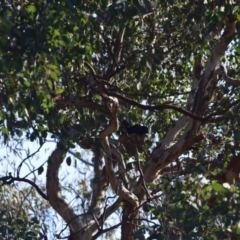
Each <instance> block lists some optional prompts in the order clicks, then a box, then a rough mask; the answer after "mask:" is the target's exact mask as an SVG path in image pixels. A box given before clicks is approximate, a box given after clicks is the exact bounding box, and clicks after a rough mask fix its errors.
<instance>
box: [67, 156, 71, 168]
mask: <svg viewBox="0 0 240 240" xmlns="http://www.w3.org/2000/svg"><path fill="white" fill-rule="evenodd" d="M71 161H72V160H71V157H67V159H66V162H67V165H68V166H70V165H71Z"/></svg>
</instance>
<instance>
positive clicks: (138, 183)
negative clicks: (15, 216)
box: [0, 0, 240, 240]
mask: <svg viewBox="0 0 240 240" xmlns="http://www.w3.org/2000/svg"><path fill="white" fill-rule="evenodd" d="M0 12H1V39H0V44H1V53H0V54H1V65H0V80H1V82H0V84H1V88H0V89H1V90H0V99H1V101H0V102H1V111H0V119H1V132H2V139H3V142H4V144H5V146H6V147H7V145H8V143H9V142H11V141H15V139H16V138H22V137H23V136H24V137H25V138H27V139H28V140H29V141H32V142H36V143H37V144H39V147H42V146H43V145H45V144H47V139H48V138H49V136H51V138H52V139H53V140H54V141H56V142H57V146H56V149H55V150H54V151H53V152H52V153H51V154H50V156H49V158H48V161H47V162H46V163H45V164H43V165H42V166H41V167H36V168H35V169H34V170H33V171H32V172H31V173H33V172H35V171H38V173H39V174H41V173H42V172H43V170H44V169H46V171H47V174H46V185H45V188H44V189H41V188H40V187H39V186H38V185H37V184H36V183H35V182H34V181H32V180H31V175H29V176H28V177H26V178H21V176H20V172H21V168H22V166H23V165H24V164H25V163H26V162H27V161H28V160H29V158H26V159H24V160H23V161H22V162H21V163H20V164H19V166H18V168H17V169H16V171H15V172H13V173H12V174H8V175H6V176H3V177H2V178H1V181H2V183H3V184H6V185H7V184H11V183H13V182H14V181H25V182H26V181H27V183H29V184H30V185H32V186H33V187H34V188H35V189H36V190H37V192H38V193H39V194H40V196H41V197H42V199H43V201H47V202H48V203H49V204H50V205H51V207H52V208H53V210H54V211H55V212H56V213H58V214H59V216H60V217H61V218H62V219H63V220H64V222H65V223H66V225H67V227H68V228H69V239H97V238H98V237H100V236H101V235H103V234H105V233H107V232H108V231H112V230H114V229H118V230H117V233H118V234H119V236H120V238H121V239H124V240H125V239H134V238H135V239H137V238H138V239H144V238H145V237H147V236H148V239H168V238H169V239H173V237H183V238H184V237H189V238H196V237H198V238H204V237H210V238H211V237H212V238H216V239H224V238H228V239H229V238H231V237H233V236H235V237H236V236H238V234H239V233H240V228H239V200H238V198H239V197H238V196H239V195H238V194H239V188H238V185H237V183H238V180H239V173H240V165H239V157H238V151H239V139H240V137H239V136H240V132H239V113H238V111H239V107H240V104H239V102H240V100H239V87H238V86H239V85H240V80H237V78H239V71H240V69H239V55H240V48H239V36H240V35H239V34H240V33H239V31H240V24H239V20H240V10H239V4H238V3H237V1H227V0H218V1H208V0H204V1H164V0H162V1H161V0H158V1H148V0H144V1H142V2H140V1H136V0H132V1H113V2H107V1H74V0H72V1H71V0H65V1H63V0H59V1H42V0H38V1H2V2H1V5H0ZM77 147H80V148H81V149H84V150H87V151H90V152H91V154H92V156H93V157H92V158H91V159H90V158H89V159H87V160H85V159H82V158H81V157H80V154H79V153H78V154H75V157H76V158H79V159H80V160H79V161H80V162H81V163H80V164H81V166H83V165H87V166H88V167H89V170H88V171H87V172H86V174H88V175H87V176H91V179H89V178H88V179H85V180H84V181H82V182H81V184H82V185H81V184H80V185H81V188H83V185H84V186H85V192H84V191H83V192H82V195H81V192H80V194H79V195H80V197H81V199H82V201H84V199H85V198H87V200H88V204H85V205H84V207H82V208H80V210H79V209H76V207H74V203H72V202H68V201H67V200H66V199H65V198H64V197H63V194H64V190H65V189H67V188H68V186H67V185H65V186H64V187H63V188H62V187H61V185H60V180H59V171H61V172H62V171H63V170H64V169H60V168H61V165H62V164H63V162H64V160H65V159H66V162H67V164H68V165H71V163H72V158H73V157H71V156H69V155H68V156H66V155H67V153H72V152H74V149H75V148H77ZM31 157H32V156H31ZM83 160H84V161H83ZM12 161H14V159H13V160H12ZM74 177H75V178H76V179H77V178H78V177H79V176H77V175H76V176H74ZM75 187H76V188H77V187H79V186H77V185H76V186H75ZM86 189H88V190H89V195H86ZM68 192H74V191H73V189H71V188H69V189H68ZM114 213H118V216H119V218H118V220H116V221H115V222H112V223H111V224H112V225H111V226H110V227H107V225H106V224H105V223H106V221H107V220H108V218H109V217H110V216H111V215H113V214H114ZM57 237H59V238H60V237H61V234H58V235H57Z"/></svg>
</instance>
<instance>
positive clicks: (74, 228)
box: [47, 144, 91, 240]
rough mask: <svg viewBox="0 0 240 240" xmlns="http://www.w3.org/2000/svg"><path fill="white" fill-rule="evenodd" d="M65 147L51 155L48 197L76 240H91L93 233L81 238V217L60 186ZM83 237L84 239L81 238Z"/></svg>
mask: <svg viewBox="0 0 240 240" xmlns="http://www.w3.org/2000/svg"><path fill="white" fill-rule="evenodd" d="M63 148H64V147H63V146H60V145H59V144H58V146H57V148H56V149H55V150H54V151H53V153H52V155H51V161H50V162H49V164H48V169H47V196H48V199H49V203H50V204H51V206H52V207H53V208H54V210H55V211H56V212H57V213H58V214H59V215H60V216H61V217H62V218H63V220H64V221H65V222H66V223H67V224H68V223H69V226H70V228H71V232H72V233H73V238H74V239H76V240H77V239H87V240H90V239H91V233H88V234H86V235H87V236H85V237H82V236H81V232H80V231H81V230H82V228H83V227H84V225H83V224H82V222H81V219H80V217H79V216H78V215H77V214H76V213H75V212H74V210H73V209H72V207H71V206H69V205H68V204H67V203H66V202H65V200H64V199H63V198H62V196H61V193H60V185H59V179H58V172H59V168H60V166H61V164H62V162H63V160H64V158H65V156H66V152H67V150H63ZM81 237H82V238H81Z"/></svg>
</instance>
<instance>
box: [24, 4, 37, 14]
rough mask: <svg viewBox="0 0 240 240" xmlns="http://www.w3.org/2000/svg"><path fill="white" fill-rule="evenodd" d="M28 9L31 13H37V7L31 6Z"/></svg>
mask: <svg viewBox="0 0 240 240" xmlns="http://www.w3.org/2000/svg"><path fill="white" fill-rule="evenodd" d="M26 9H27V11H28V12H29V13H35V12H36V7H35V6H34V5H29V6H28V7H27V8H26Z"/></svg>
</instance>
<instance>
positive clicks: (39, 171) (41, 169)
mask: <svg viewBox="0 0 240 240" xmlns="http://www.w3.org/2000/svg"><path fill="white" fill-rule="evenodd" d="M43 171H44V168H43V166H40V167H39V168H38V175H41V174H42V173H43Z"/></svg>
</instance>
